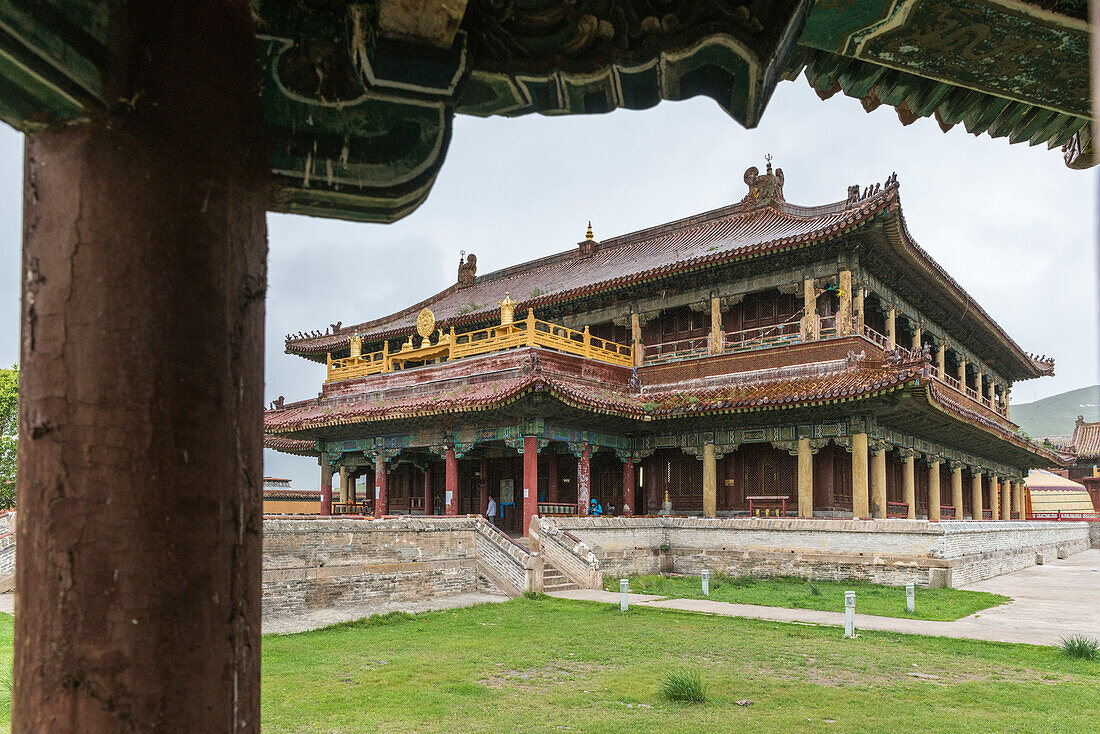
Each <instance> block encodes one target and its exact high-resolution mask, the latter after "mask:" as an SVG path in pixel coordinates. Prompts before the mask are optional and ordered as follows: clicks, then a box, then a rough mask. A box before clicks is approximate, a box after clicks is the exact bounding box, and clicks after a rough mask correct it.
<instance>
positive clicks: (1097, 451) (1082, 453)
mask: <svg viewBox="0 0 1100 734" xmlns="http://www.w3.org/2000/svg"><path fill="white" fill-rule="evenodd" d="M1073 448H1074V449H1075V450H1076V452H1077V458H1078V459H1089V460H1091V459H1100V422H1096V423H1085V422H1084V421H1083V420H1081V419H1078V421H1077V425H1076V427H1074V429H1073Z"/></svg>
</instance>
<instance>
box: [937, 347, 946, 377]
mask: <svg viewBox="0 0 1100 734" xmlns="http://www.w3.org/2000/svg"><path fill="white" fill-rule="evenodd" d="M945 349H946V347H945V346H944V343H943V342H940V343H939V345H938V346H937V347H936V373H937V374H938V375H939V376H940V379H943V376H944V375H945V374H946V373H945V372H944V350H945Z"/></svg>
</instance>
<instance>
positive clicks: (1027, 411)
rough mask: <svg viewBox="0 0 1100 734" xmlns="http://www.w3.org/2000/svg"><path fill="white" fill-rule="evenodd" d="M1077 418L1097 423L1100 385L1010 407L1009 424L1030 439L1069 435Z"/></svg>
mask: <svg viewBox="0 0 1100 734" xmlns="http://www.w3.org/2000/svg"><path fill="white" fill-rule="evenodd" d="M1079 415H1083V416H1084V417H1085V420H1087V421H1098V420H1100V385H1093V386H1092V387H1082V388H1079V389H1077V390H1070V391H1069V392H1064V393H1059V394H1058V395H1051V396H1050V397H1049V398H1043V399H1042V400H1036V401H1035V402H1034V403H1021V404H1020V405H1017V404H1015V403H1013V404H1012V422H1013V423H1016V424H1018V425H1019V426H1020V430H1022V431H1023V432H1024V433H1026V434H1027V435H1029V436H1031V437H1032V438H1038V437H1040V436H1072V435H1073V423H1074V421H1076V420H1077V416H1079Z"/></svg>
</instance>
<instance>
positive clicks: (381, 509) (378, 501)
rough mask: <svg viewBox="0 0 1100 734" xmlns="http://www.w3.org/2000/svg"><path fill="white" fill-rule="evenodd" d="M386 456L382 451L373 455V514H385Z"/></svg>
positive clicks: (380, 515)
mask: <svg viewBox="0 0 1100 734" xmlns="http://www.w3.org/2000/svg"><path fill="white" fill-rule="evenodd" d="M387 481H388V477H387V476H386V456H385V455H384V454H382V453H379V454H376V455H375V457H374V516H375V517H382V516H383V515H385V514H386V483H387Z"/></svg>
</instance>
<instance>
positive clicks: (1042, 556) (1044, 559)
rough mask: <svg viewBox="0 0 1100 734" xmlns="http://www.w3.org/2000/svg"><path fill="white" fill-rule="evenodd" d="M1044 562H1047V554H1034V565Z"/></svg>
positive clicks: (1040, 564)
mask: <svg viewBox="0 0 1100 734" xmlns="http://www.w3.org/2000/svg"><path fill="white" fill-rule="evenodd" d="M1046 562H1047V554H1046V553H1036V554H1035V565H1036V566H1042V565H1043V564H1044V563H1046Z"/></svg>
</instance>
